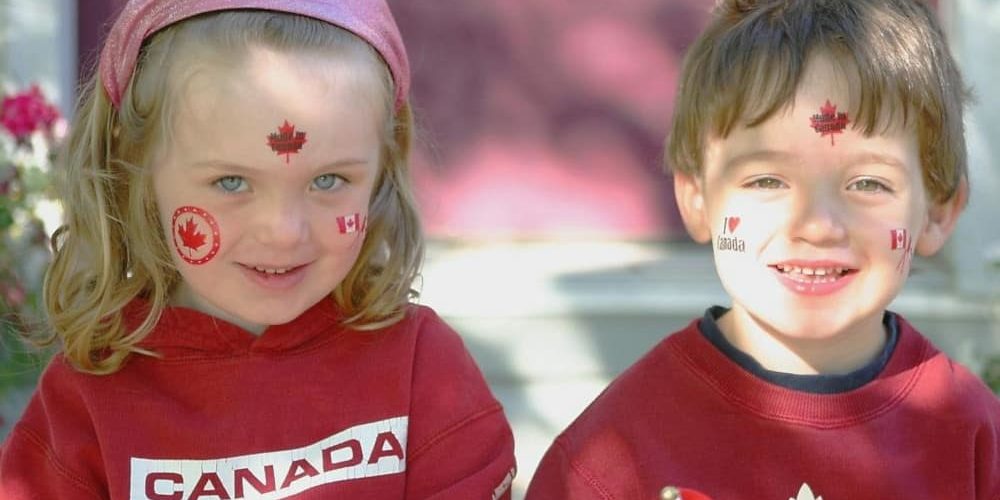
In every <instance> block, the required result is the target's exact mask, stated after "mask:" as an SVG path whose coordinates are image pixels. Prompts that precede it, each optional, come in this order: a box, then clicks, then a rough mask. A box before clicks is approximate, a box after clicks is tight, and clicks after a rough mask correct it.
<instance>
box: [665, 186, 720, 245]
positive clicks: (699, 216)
mask: <svg viewBox="0 0 1000 500" xmlns="http://www.w3.org/2000/svg"><path fill="white" fill-rule="evenodd" d="M674 198H676V200H677V208H678V209H680V212H681V218H682V219H684V227H685V228H686V229H687V232H688V234H689V235H691V238H692V239H693V240H695V241H697V242H698V243H708V242H709V241H711V239H712V232H711V228H710V227H709V224H708V222H707V221H708V215H707V213H706V208H705V196H704V194H703V192H702V185H701V179H699V178H698V177H695V176H692V175H688V174H685V173H682V172H674Z"/></svg>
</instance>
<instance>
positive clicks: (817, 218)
mask: <svg viewBox="0 0 1000 500" xmlns="http://www.w3.org/2000/svg"><path fill="white" fill-rule="evenodd" d="M803 194H804V196H802V197H800V199H798V200H797V201H796V205H797V206H796V207H794V210H793V214H792V218H791V221H790V227H789V232H790V236H791V238H792V239H793V240H800V241H804V242H807V243H810V244H812V245H815V246H829V245H833V244H836V243H839V242H841V241H843V240H844V239H845V238H846V237H847V226H846V224H845V222H844V216H843V209H842V207H841V206H840V204H839V203H838V202H837V199H836V196H835V195H831V194H828V193H821V192H818V190H813V191H811V192H808V193H803Z"/></svg>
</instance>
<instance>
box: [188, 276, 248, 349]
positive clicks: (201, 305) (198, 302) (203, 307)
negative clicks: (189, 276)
mask: <svg viewBox="0 0 1000 500" xmlns="http://www.w3.org/2000/svg"><path fill="white" fill-rule="evenodd" d="M169 303H170V305H171V306H174V307H185V308H188V309H194V310H195V311H199V312H203V313H205V314H207V315H209V316H213V317H216V318H218V319H221V320H223V321H226V322H228V323H232V324H234V325H236V326H238V327H240V328H242V329H244V330H246V331H247V332H249V333H252V334H253V335H257V336H260V334H261V333H264V330H266V329H267V325H261V324H257V323H251V322H249V321H245V320H243V319H241V318H238V317H236V316H234V315H232V314H229V313H228V312H226V311H223V310H222V309H219V308H218V307H215V306H213V305H212V304H209V303H208V302H206V301H205V300H203V299H201V298H200V297H198V296H197V295H196V294H195V293H194V291H193V290H191V288H190V287H188V286H187V284H186V283H183V282H182V283H181V284H180V285H178V286H177V289H176V290H174V293H173V294H171V296H170V301H169Z"/></svg>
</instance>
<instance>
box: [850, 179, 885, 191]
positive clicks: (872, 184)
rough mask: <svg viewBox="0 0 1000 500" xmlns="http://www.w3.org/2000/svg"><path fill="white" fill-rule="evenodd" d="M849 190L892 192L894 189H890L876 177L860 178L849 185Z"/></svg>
mask: <svg viewBox="0 0 1000 500" xmlns="http://www.w3.org/2000/svg"><path fill="white" fill-rule="evenodd" d="M847 190H848V191H862V192H866V193H881V192H885V193H891V192H892V190H891V189H889V187H888V186H886V185H885V184H883V183H881V182H879V181H877V180H875V179H859V180H857V181H854V182H853V183H851V185H849V186H847Z"/></svg>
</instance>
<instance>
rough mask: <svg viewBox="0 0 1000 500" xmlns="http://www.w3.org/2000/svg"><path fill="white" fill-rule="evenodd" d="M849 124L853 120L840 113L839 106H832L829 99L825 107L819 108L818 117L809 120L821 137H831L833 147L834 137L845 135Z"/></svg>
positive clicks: (813, 116)
mask: <svg viewBox="0 0 1000 500" xmlns="http://www.w3.org/2000/svg"><path fill="white" fill-rule="evenodd" d="M848 123H851V120H849V119H848V118H847V113H838V112H837V106H836V105H833V104H830V100H829V99H827V100H826V104H825V105H823V106H820V107H819V114H818V115H812V118H809V126H810V127H812V128H813V130H815V131H816V132H818V133H819V134H820V137H826V136H830V145H831V146H833V145H834V143H833V137H834V135H835V134H843V133H844V129H845V128H847V124H848Z"/></svg>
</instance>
